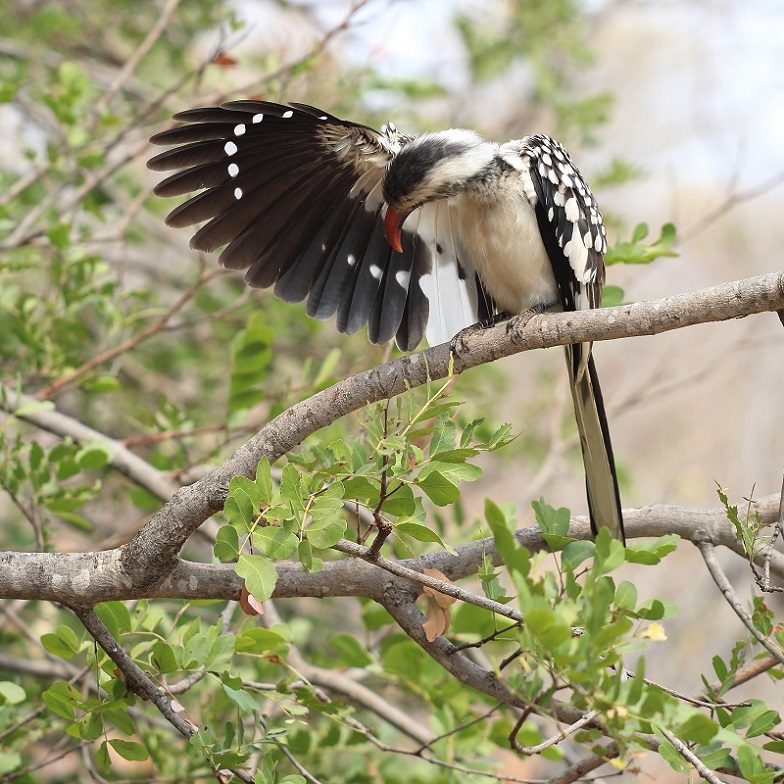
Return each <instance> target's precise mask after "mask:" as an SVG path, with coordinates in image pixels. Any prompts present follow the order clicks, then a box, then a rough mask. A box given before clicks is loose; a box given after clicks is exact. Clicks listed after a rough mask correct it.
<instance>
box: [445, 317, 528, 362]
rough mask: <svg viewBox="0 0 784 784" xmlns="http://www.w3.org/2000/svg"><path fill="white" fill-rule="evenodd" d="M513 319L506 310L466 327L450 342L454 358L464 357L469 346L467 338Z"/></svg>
mask: <svg viewBox="0 0 784 784" xmlns="http://www.w3.org/2000/svg"><path fill="white" fill-rule="evenodd" d="M511 317H512V314H511V313H509V312H508V311H506V310H502V311H501V312H500V313H493V314H492V315H491V316H489V317H488V318H486V319H480V320H479V321H477V322H476V324H471V326H470V327H464V328H463V329H461V330H460V332H458V333H457V335H455V336H454V337H453V338H452V340H450V341H449V350H450V352H451V353H452V355H453V356H454V357H460V356H462V355H463V354H464V353H466V351H467V350H468V345H467V343H466V339H467V338H469V337H470V336H471V335H474V334H476V333H477V332H481V331H482V330H483V329H487V328H488V327H493V326H495V325H496V324H499V323H500V322H502V321H506V319H508V318H511Z"/></svg>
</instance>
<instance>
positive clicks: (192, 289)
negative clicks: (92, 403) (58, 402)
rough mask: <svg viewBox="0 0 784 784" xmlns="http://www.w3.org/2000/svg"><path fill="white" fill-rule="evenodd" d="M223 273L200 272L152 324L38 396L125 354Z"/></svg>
mask: <svg viewBox="0 0 784 784" xmlns="http://www.w3.org/2000/svg"><path fill="white" fill-rule="evenodd" d="M221 274H222V270H212V271H211V272H202V273H200V274H199V276H198V277H197V278H196V280H195V281H194V282H193V283H192V284H191V285H190V286H189V287H188V288H187V289H186V290H185V291H184V292H183V293H182V294H181V295H180V296H179V298H178V299H177V300H176V301H175V302H174V303H173V304H172V305H171V306H170V307H169V308H168V310H167V311H166V312H165V313H164V314H163V315H162V316H160V317H159V318H157V319H156V320H155V321H153V323H152V324H148V325H147V326H146V327H145V328H144V329H142V330H139V332H137V333H136V334H135V335H133V336H132V337H130V338H128V339H127V340H125V341H123V342H122V343H120V345H118V346H115V347H114V348H111V349H109V350H107V351H104V352H103V353H101V354H98V355H97V356H95V357H93V358H92V359H90V360H88V361H87V362H85V363H84V364H83V365H82V366H81V367H78V368H76V369H75V370H72V371H71V372H70V373H66V374H65V375H63V376H60V378H58V379H57V380H56V381H53V382H52V383H51V384H49V385H48V386H45V387H44V388H43V389H41V390H40V391H39V392H38V394H37V395H36V397H37V398H38V399H39V400H48V399H50V398H52V397H54V396H55V395H56V394H58V393H59V392H60V391H61V390H63V389H64V388H66V387H69V386H71V385H73V384H74V383H75V382H76V381H78V380H79V379H80V378H82V377H83V376H85V375H86V374H88V373H89V372H90V371H92V370H95V368H97V367H99V366H100V365H103V364H105V363H107V362H109V361H111V360H112V359H114V358H115V357H118V356H120V355H121V354H125V353H127V352H128V351H131V350H132V349H134V348H136V346H138V345H139V344H140V343H141V342H143V341H145V340H147V338H150V337H152V336H153V335H155V334H157V333H158V332H160V331H161V330H162V329H163V328H164V327H165V326H166V324H167V323H168V322H169V321H170V320H171V319H172V317H173V316H174V315H175V314H176V313H178V312H179V311H180V310H182V308H183V307H185V305H186V304H187V303H188V302H189V301H190V300H191V299H193V297H195V296H196V294H197V293H198V291H199V289H200V288H201V287H202V286H203V285H204V284H205V283H207V282H209V281H210V280H212V279H213V278H215V277H217V276H218V275H221Z"/></svg>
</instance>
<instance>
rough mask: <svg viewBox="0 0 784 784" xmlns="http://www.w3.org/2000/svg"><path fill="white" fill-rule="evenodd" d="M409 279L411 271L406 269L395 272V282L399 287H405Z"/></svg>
mask: <svg viewBox="0 0 784 784" xmlns="http://www.w3.org/2000/svg"><path fill="white" fill-rule="evenodd" d="M410 280H411V273H410V272H409V271H408V270H398V271H397V272H396V273H395V282H396V283H397V284H398V286H400V288H401V289H407V288H408V284H409V281H410Z"/></svg>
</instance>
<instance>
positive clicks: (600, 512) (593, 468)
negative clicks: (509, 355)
mask: <svg viewBox="0 0 784 784" xmlns="http://www.w3.org/2000/svg"><path fill="white" fill-rule="evenodd" d="M589 345H590V344H589ZM586 351H590V348H589V347H588V348H586V346H584V345H576V346H567V347H566V363H567V365H568V367H569V381H570V385H571V389H572V400H573V401H574V413H575V417H576V418H577V429H578V431H579V433H580V446H581V447H582V451H583V463H584V464H585V486H586V490H587V493H588V508H589V510H590V515H591V529H592V530H593V533H594V535H596V533H597V532H598V529H599V527H600V526H605V527H606V528H609V529H610V533H611V534H612V535H613V536H614V537H615V538H616V539H620V541H621V542H625V535H624V530H623V515H622V513H621V497H620V493H619V492H618V477H617V476H616V473H615V460H614V458H613V450H612V444H611V443H610V429H609V427H608V425H607V416H606V414H605V412H604V400H603V399H602V390H601V387H600V386H599V377H598V375H597V374H596V366H595V365H594V362H593V355H592V354H589V355H588V361H587V363H586V362H585V353H586Z"/></svg>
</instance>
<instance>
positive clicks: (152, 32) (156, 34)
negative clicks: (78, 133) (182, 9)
mask: <svg viewBox="0 0 784 784" xmlns="http://www.w3.org/2000/svg"><path fill="white" fill-rule="evenodd" d="M179 4H180V0H168V2H167V3H166V5H164V7H163V8H162V9H161V13H160V15H159V16H158V18H157V19H156V20H155V24H154V25H153V26H152V27H151V28H150V29H149V31H148V32H147V35H146V36H145V37H144V40H143V41H142V42H141V43H140V44H139V46H138V47H137V48H136V51H135V52H134V53H133V54H132V55H131V56H130V57H129V58H128V59H127V60H126V61H125V63H124V65H123V67H122V68H121V69H120V70H119V71H118V73H117V75H116V76H115V77H114V81H113V82H112V83H111V85H110V86H109V89H108V90H107V91H106V92H105V93H104V94H103V95H102V96H101V97H100V98H99V99H98V101H96V104H95V107H94V109H93V111H94V114H95V116H96V117H98V115H99V114H100V113H101V112H102V111H103V109H104V107H106V106H108V105H109V102H110V101H111V100H112V98H114V96H115V95H116V94H117V93H118V92H119V91H120V90H121V89H122V87H123V85H124V84H125V83H126V82H127V81H128V79H129V78H130V76H131V74H133V72H134V71H135V70H136V66H138V65H139V63H140V62H141V61H142V59H143V58H144V56H145V55H146V54H147V52H149V51H150V49H152V47H153V45H154V44H155V42H156V41H157V40H158V39H159V38H160V37H161V35H162V34H163V31H164V30H165V29H166V25H167V24H168V23H169V20H170V19H171V17H172V14H173V13H174V11H175V10H176V8H177V6H178V5H179Z"/></svg>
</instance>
